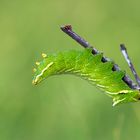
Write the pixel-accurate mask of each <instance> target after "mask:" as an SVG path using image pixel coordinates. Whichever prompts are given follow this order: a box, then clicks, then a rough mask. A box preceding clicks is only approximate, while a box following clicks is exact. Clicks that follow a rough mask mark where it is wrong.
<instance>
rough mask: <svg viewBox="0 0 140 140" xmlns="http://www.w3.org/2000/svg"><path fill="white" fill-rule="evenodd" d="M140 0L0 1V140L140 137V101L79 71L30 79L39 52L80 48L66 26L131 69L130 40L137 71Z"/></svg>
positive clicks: (78, 139) (88, 139)
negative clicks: (111, 91)
mask: <svg viewBox="0 0 140 140" xmlns="http://www.w3.org/2000/svg"><path fill="white" fill-rule="evenodd" d="M139 7H140V1H138V0H133V1H131V0H117V1H115V0H106V1H104V0H77V1H75V0H70V1H68V0H12V1H10V0H0V140H94V139H95V140H132V139H133V140H139V139H140V103H130V104H123V105H120V106H117V107H112V100H111V99H110V98H109V97H107V96H106V95H105V94H104V93H102V92H101V91H100V90H98V89H97V88H96V87H94V86H92V85H91V84H89V83H88V82H87V81H84V80H82V79H80V78H78V77H75V76H71V75H61V76H54V77H50V78H48V79H47V80H46V81H45V82H44V83H42V84H40V85H38V86H33V85H32V84H31V81H32V78H33V73H32V69H33V67H34V66H35V61H37V60H41V53H42V52H45V53H52V52H58V51H64V50H71V49H78V50H82V49H83V48H82V47H80V46H79V45H78V44H77V43H76V42H74V41H73V40H72V39H70V38H69V37H68V36H67V35H65V34H64V33H62V32H61V31H60V29H59V27H60V25H63V24H72V25H73V28H74V29H75V31H76V32H77V33H79V34H80V35H81V36H83V37H84V38H86V39H87V40H88V41H89V42H90V43H91V44H93V46H95V47H96V48H97V49H98V50H100V51H102V52H104V54H105V56H108V57H110V58H112V59H113V60H115V62H116V63H117V64H119V66H120V67H121V68H122V69H125V70H126V71H127V73H128V74H129V75H130V76H132V75H131V73H130V70H129V68H128V66H127V64H126V62H125V61H124V59H123V56H122V54H121V53H120V50H119V44H120V43H125V44H126V46H127V49H128V51H129V54H130V56H131V57H132V59H133V62H134V64H135V67H136V69H137V70H138V72H139V74H140V67H139V66H140V61H139V60H140V58H139V56H140V47H139V46H140V15H139V13H140V8H139Z"/></svg>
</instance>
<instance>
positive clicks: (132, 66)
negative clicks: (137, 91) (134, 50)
mask: <svg viewBox="0 0 140 140" xmlns="http://www.w3.org/2000/svg"><path fill="white" fill-rule="evenodd" d="M120 49H121V52H122V54H123V56H124V58H125V60H126V62H127V63H128V66H129V68H130V69H131V71H132V73H133V75H134V77H135V79H136V82H137V83H138V86H139V87H140V78H139V76H138V74H137V72H136V70H135V68H134V65H133V63H132V61H131V59H130V58H129V55H128V53H127V49H126V47H125V45H124V44H121V45H120Z"/></svg>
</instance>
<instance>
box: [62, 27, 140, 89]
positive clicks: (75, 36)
mask: <svg viewBox="0 0 140 140" xmlns="http://www.w3.org/2000/svg"><path fill="white" fill-rule="evenodd" d="M60 28H61V30H62V31H63V32H65V33H66V34H67V35H69V36H70V37H71V38H73V39H74V40H75V41H76V42H78V43H79V44H80V45H81V46H83V47H84V48H89V47H92V46H91V45H90V44H89V43H88V42H87V41H85V40H84V39H83V38H82V37H80V36H79V35H78V34H76V33H75V32H74V31H73V30H72V26H71V25H64V26H61V27H60ZM92 48H93V47H92ZM92 53H93V54H98V53H99V51H98V50H96V49H95V48H93V49H92ZM107 61H110V59H109V58H107V57H103V58H102V62H107ZM112 70H113V71H119V70H120V68H119V66H118V65H117V64H114V66H113V68H112ZM122 80H123V81H124V82H125V83H126V84H127V85H128V86H129V87H130V88H132V89H139V88H140V87H139V86H137V85H136V84H135V83H134V82H133V81H132V80H131V79H130V78H129V76H127V75H125V76H124V77H123V78H122Z"/></svg>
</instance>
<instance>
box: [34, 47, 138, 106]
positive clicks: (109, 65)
mask: <svg viewBox="0 0 140 140" xmlns="http://www.w3.org/2000/svg"><path fill="white" fill-rule="evenodd" d="M42 56H43V60H42V61H41V62H37V63H36V64H37V68H36V69H34V72H35V74H34V78H33V81H32V83H33V84H34V85H37V84H39V83H40V82H42V81H43V80H45V79H46V78H48V77H49V76H52V75H59V74H74V75H77V76H80V77H82V78H84V79H86V80H88V81H89V82H90V83H92V84H93V85H96V86H97V87H99V88H100V89H101V90H103V91H105V92H106V93H107V95H109V96H110V97H112V98H113V106H115V105H117V104H119V103H124V102H134V101H138V100H139V98H140V91H139V89H137V88H134V89H133V88H131V86H130V85H129V84H128V83H126V81H125V80H124V79H123V78H124V77H125V76H126V75H125V72H124V71H122V70H113V69H114V65H115V64H114V62H113V61H111V60H108V61H103V58H104V57H103V53H100V52H98V53H95V54H93V48H91V47H89V48H86V49H84V50H83V51H76V50H70V51H67V52H58V53H54V54H50V55H46V54H42Z"/></svg>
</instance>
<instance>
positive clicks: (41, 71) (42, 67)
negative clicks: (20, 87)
mask: <svg viewBox="0 0 140 140" xmlns="http://www.w3.org/2000/svg"><path fill="white" fill-rule="evenodd" d="M42 56H43V58H44V59H43V61H41V62H36V65H37V68H34V69H33V72H35V74H34V78H33V81H32V84H33V85H37V84H38V83H40V82H41V81H43V80H44V79H45V78H47V77H49V76H50V75H52V72H53V68H52V66H53V65H54V62H53V59H52V57H47V55H46V54H42Z"/></svg>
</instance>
